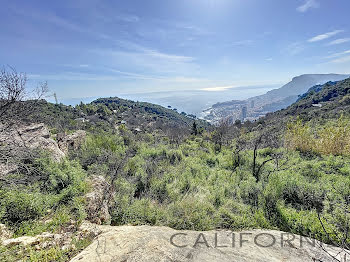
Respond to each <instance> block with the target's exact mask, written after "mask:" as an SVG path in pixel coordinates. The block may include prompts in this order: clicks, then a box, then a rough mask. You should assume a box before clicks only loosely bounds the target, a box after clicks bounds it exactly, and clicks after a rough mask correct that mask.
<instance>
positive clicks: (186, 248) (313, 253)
mask: <svg viewBox="0 0 350 262" xmlns="http://www.w3.org/2000/svg"><path fill="white" fill-rule="evenodd" d="M100 229H101V230H102V233H101V234H100V235H99V236H98V237H97V238H96V239H95V240H94V241H93V243H92V244H91V245H90V246H88V247H87V248H86V249H85V250H84V251H82V252H81V253H80V254H79V255H77V256H76V257H74V258H73V259H72V260H71V262H94V261H98V262H112V261H128V262H153V261H177V262H181V261H184V262H185V261H186V262H189V261H200V262H214V261H220V262H226V261H227V262H232V261H235V262H254V261H260V262H264V261H265V262H280V261H291V262H307V261H310V262H311V261H323V262H327V261H337V260H335V259H334V258H332V256H334V257H336V258H337V259H338V261H344V260H342V259H344V256H345V251H344V250H341V249H340V248H335V247H331V246H328V245H325V244H322V243H320V242H317V241H314V240H312V239H309V238H304V237H301V236H299V235H292V234H288V233H284V232H281V231H274V230H251V231H244V232H230V231H208V232H196V231H177V230H174V229H171V228H167V227H152V226H137V227H133V226H121V227H112V226H100ZM288 240H289V241H288ZM327 252H328V253H327ZM347 252H348V251H347Z"/></svg>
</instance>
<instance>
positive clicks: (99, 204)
mask: <svg viewBox="0 0 350 262" xmlns="http://www.w3.org/2000/svg"><path fill="white" fill-rule="evenodd" d="M90 185H91V189H92V190H91V192H90V193H88V194H87V195H86V196H85V198H86V213H87V220H88V221H90V222H92V223H95V224H98V225H101V224H109V223H110V220H111V216H110V214H109V210H108V196H109V193H110V192H109V189H110V184H109V183H108V182H107V181H106V179H105V178H104V177H103V176H92V177H91V178H90Z"/></svg>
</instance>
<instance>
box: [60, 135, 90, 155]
mask: <svg viewBox="0 0 350 262" xmlns="http://www.w3.org/2000/svg"><path fill="white" fill-rule="evenodd" d="M85 138H86V132H85V131H84V130H78V131H76V132H74V133H73V134H70V135H66V134H59V135H58V136H57V141H58V146H59V148H60V149H61V150H62V151H63V152H64V153H65V154H67V153H68V151H69V150H77V149H78V148H79V147H80V146H81V144H82V143H83V142H84V141H85Z"/></svg>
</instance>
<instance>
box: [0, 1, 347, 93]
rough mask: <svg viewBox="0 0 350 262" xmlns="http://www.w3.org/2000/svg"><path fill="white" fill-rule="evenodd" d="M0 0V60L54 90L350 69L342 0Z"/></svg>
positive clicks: (194, 86) (250, 82) (216, 82)
mask: <svg viewBox="0 0 350 262" xmlns="http://www.w3.org/2000/svg"><path fill="white" fill-rule="evenodd" d="M0 2H1V9H0V17H1V18H0V19H1V20H2V21H1V22H2V23H1V27H0V37H1V38H0V40H1V41H0V61H1V63H0V66H7V65H10V66H12V67H15V68H16V69H17V71H20V72H26V73H27V76H28V79H29V84H30V85H35V83H37V82H40V81H48V84H49V87H50V90H51V91H52V92H56V93H57V96H58V97H60V98H83V97H92V96H100V97H101V96H115V95H118V94H123V93H125V94H133V93H146V92H160V91H162V92H167V91H169V92H170V91H181V90H204V91H207V92H211V91H221V90H222V91H224V90H227V89H232V88H237V87H242V86H247V87H248V86H263V85H264V86H267V85H271V86H273V85H274V86H275V85H279V84H281V85H282V84H285V83H287V82H288V81H290V80H291V78H292V77H294V76H297V75H300V74H305V73H350V19H349V18H348V12H349V10H350V1H349V0H263V1H262V0H123V1H121V0H109V1H108V0H105V1H103V0H74V1H73V0H69V1H68V0H61V1H47V0H45V1H44V0H31V1H25V0H21V1H19V0H10V1H9V0H0ZM240 90H241V88H240ZM228 100H229V99H228Z"/></svg>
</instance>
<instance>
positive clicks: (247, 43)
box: [233, 40, 254, 46]
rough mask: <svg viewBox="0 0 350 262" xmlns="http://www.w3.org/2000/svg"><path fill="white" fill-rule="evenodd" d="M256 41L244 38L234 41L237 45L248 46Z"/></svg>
mask: <svg viewBox="0 0 350 262" xmlns="http://www.w3.org/2000/svg"><path fill="white" fill-rule="evenodd" d="M253 43H254V41H253V40H242V41H236V42H234V43H233V45H235V46H248V45H251V44H253Z"/></svg>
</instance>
